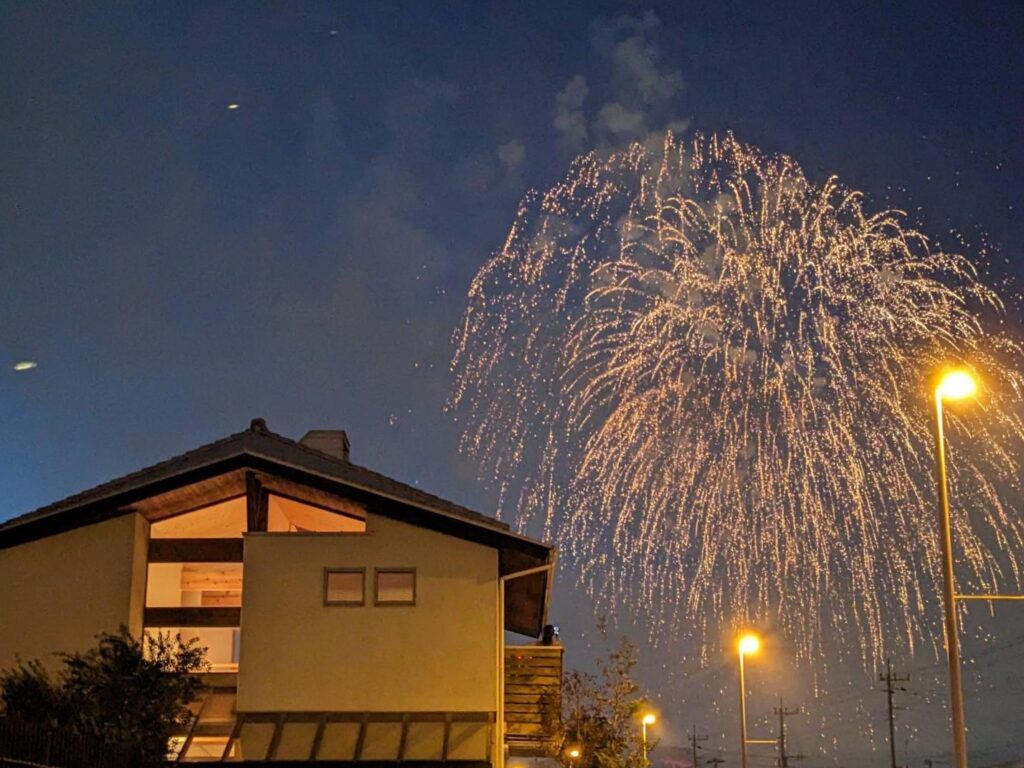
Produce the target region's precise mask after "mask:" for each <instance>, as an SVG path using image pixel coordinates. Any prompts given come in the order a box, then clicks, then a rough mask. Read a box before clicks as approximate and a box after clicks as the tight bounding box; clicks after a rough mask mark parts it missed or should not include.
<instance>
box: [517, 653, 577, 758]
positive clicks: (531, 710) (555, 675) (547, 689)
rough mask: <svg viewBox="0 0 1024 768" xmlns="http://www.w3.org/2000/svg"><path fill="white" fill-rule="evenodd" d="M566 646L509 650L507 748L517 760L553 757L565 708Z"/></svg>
mask: <svg viewBox="0 0 1024 768" xmlns="http://www.w3.org/2000/svg"><path fill="white" fill-rule="evenodd" d="M562 652H563V649H562V646H560V645H515V646H506V647H505V744H506V745H508V748H509V754H511V755H514V756H523V757H526V756H536V755H546V754H549V753H550V751H551V749H552V747H553V739H554V733H555V732H556V731H557V725H558V720H559V713H560V712H561V704H562Z"/></svg>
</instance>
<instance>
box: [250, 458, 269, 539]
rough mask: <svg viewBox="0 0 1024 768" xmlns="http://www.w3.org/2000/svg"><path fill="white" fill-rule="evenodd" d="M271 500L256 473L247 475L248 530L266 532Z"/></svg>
mask: <svg viewBox="0 0 1024 768" xmlns="http://www.w3.org/2000/svg"><path fill="white" fill-rule="evenodd" d="M268 506H269V499H268V497H267V491H266V489H265V488H264V487H263V483H261V482H260V480H259V478H258V477H256V473H255V472H246V473H245V517H246V524H247V528H246V530H248V531H249V532H250V533H252V532H253V531H266V530H267V521H268V517H269V513H268V512H267V509H268Z"/></svg>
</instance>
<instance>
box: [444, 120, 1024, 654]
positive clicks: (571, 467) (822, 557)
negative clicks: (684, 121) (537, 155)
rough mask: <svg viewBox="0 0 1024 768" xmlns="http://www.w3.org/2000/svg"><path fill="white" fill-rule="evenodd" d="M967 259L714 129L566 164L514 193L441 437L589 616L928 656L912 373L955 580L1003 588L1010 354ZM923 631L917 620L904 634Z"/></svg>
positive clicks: (462, 336)
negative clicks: (935, 406) (959, 397)
mask: <svg viewBox="0 0 1024 768" xmlns="http://www.w3.org/2000/svg"><path fill="white" fill-rule="evenodd" d="M1002 311H1003V307H1002V303H1001V300H1000V298H999V296H998V295H997V294H996V293H995V292H994V291H992V290H991V289H990V288H988V287H987V286H986V285H985V284H983V283H982V282H981V281H980V280H979V278H978V276H977V272H976V269H975V267H974V266H973V265H972V263H971V262H970V261H969V260H967V259H966V258H965V257H963V256H960V255H956V254H951V253H945V252H943V251H941V250H938V249H936V248H935V247H934V246H933V245H932V244H931V243H930V242H929V240H928V239H927V238H926V237H925V236H924V235H923V234H922V233H920V232H918V231H915V230H914V229H912V228H909V226H908V225H907V224H906V222H905V217H904V215H903V214H902V213H901V212H899V211H891V210H887V211H881V212H877V213H872V212H870V211H868V210H866V208H865V204H864V200H863V196H862V195H861V194H860V193H859V192H857V191H855V190H851V189H849V188H847V187H845V186H843V185H842V184H841V183H840V182H839V181H838V180H837V179H835V178H831V179H828V180H827V181H826V182H824V183H823V184H820V185H818V184H814V183H812V182H810V181H809V180H808V179H807V177H806V176H805V175H804V173H803V172H802V170H801V169H800V167H799V166H798V165H797V164H796V163H795V162H794V161H793V160H791V159H789V158H787V157H781V156H769V155H765V154H763V153H761V152H759V151H758V150H756V149H755V148H753V147H750V146H748V145H745V144H742V143H740V142H739V141H737V140H736V139H735V138H734V137H733V136H731V135H725V136H707V137H706V136H700V135H698V136H696V137H694V138H693V139H691V140H690V141H688V142H684V141H682V140H680V139H678V138H676V137H674V136H673V135H671V134H668V135H667V136H666V137H665V141H664V145H663V146H662V147H659V148H657V149H652V148H645V147H643V146H641V145H634V146H633V147H631V148H629V149H628V150H626V151H623V152H619V153H616V154H612V155H611V156H609V157H605V158H602V157H599V156H598V155H597V154H589V155H585V156H583V157H581V158H578V159H577V160H576V161H575V162H574V163H573V165H572V167H571V169H570V171H569V173H568V174H567V176H566V178H565V179H564V181H563V182H562V183H560V184H558V185H557V186H555V187H554V188H552V189H551V190H549V191H547V192H545V193H543V194H539V193H530V194H529V195H528V196H527V197H526V198H525V199H524V200H523V202H522V203H521V205H520V207H519V210H518V212H517V215H516V217H515V221H514V223H513V225H512V229H511V231H510V233H509V236H508V238H507V240H506V242H505V244H504V246H503V247H502V248H501V249H500V250H499V251H498V252H497V253H496V254H495V255H494V256H493V257H492V258H491V260H490V261H489V262H488V263H487V264H486V265H485V266H484V267H483V268H482V269H481V270H480V272H479V273H478V275H477V276H476V278H475V280H474V281H473V283H472V285H471V287H470V290H469V297H468V307H467V309H466V312H465V315H464V317H463V321H462V325H461V327H460V329H459V330H458V331H457V333H456V344H457V349H456V353H455V357H454V361H453V367H454V369H455V372H456V376H457V380H456V387H455V390H454V392H453V395H452V407H453V409H454V411H455V412H456V414H457V417H458V418H459V419H460V421H461V422H462V424H463V427H464V433H463V448H464V449H465V450H467V451H469V452H471V453H472V454H474V455H475V456H477V457H478V459H479V460H480V462H481V466H483V467H484V468H485V471H486V472H487V473H488V474H489V478H490V479H491V480H493V481H495V482H496V483H497V484H498V486H499V487H500V489H501V491H502V504H503V506H505V507H506V508H507V507H511V508H512V509H513V511H514V513H515V515H516V518H517V522H518V524H519V525H520V526H521V527H523V528H525V527H527V526H529V525H535V524H538V523H542V524H543V528H544V531H545V533H546V534H548V535H551V536H553V537H555V539H556V541H557V542H558V544H559V545H560V547H561V548H562V550H563V552H565V553H566V554H567V556H568V560H569V561H570V563H571V564H573V565H575V568H576V570H577V572H578V573H579V577H580V580H581V582H582V583H583V584H584V585H585V586H586V587H587V589H589V590H590V591H591V593H592V594H594V595H595V596H597V597H599V598H600V600H601V602H602V604H603V607H604V609H605V610H610V611H612V612H613V613H616V612H620V611H623V610H625V611H627V612H628V611H635V612H636V613H638V614H641V615H645V616H647V617H648V618H650V619H651V620H652V623H651V625H650V626H651V627H652V629H651V633H652V634H653V635H657V636H665V635H667V634H669V633H677V634H685V633H689V634H691V635H693V636H694V637H696V638H697V639H698V640H699V641H700V643H701V647H702V648H703V650H704V652H705V653H707V651H708V649H709V648H712V647H715V646H717V645H718V644H719V643H720V641H722V640H724V638H726V637H727V636H728V635H727V633H728V632H729V631H731V630H732V629H735V628H736V627H739V626H741V625H744V624H747V623H765V624H771V625H773V626H776V627H777V628H779V629H780V630H781V631H782V632H783V633H784V634H785V636H787V637H788V638H789V639H790V641H792V642H793V644H794V647H795V648H796V649H797V652H798V655H800V656H801V657H802V658H804V659H809V658H813V657H814V656H815V655H816V654H818V653H820V652H821V651H822V650H823V649H822V643H823V641H824V640H825V637H826V636H828V637H829V638H830V640H829V642H828V646H829V648H830V649H832V648H834V647H835V646H836V644H838V647H839V648H840V650H841V652H845V653H848V654H849V653H853V654H855V655H859V656H860V658H861V659H862V660H863V662H864V663H865V664H867V665H871V664H874V663H875V661H876V660H877V659H878V658H880V657H881V655H882V654H883V653H884V652H885V651H886V649H892V648H893V647H902V648H904V649H908V650H913V649H914V648H915V646H916V645H918V644H920V642H921V639H922V637H926V638H927V642H926V645H927V646H928V647H929V648H930V650H932V651H936V650H937V649H940V648H941V643H942V639H941V638H942V635H941V631H940V630H939V629H938V627H939V626H940V625H939V624H938V623H937V622H936V621H935V616H936V606H937V605H938V602H937V601H938V595H939V590H938V587H937V585H938V584H940V583H941V570H940V564H939V560H938V552H939V547H938V538H937V536H938V530H937V524H936V520H935V511H934V493H935V492H934V477H933V464H932V462H933V453H932V442H931V441H932V437H931V423H930V412H929V408H928V404H929V402H930V399H929V389H928V387H929V376H930V375H931V374H933V373H934V372H935V371H936V370H937V369H938V368H940V367H941V366H942V365H944V364H946V363H948V362H949V361H950V360H951V359H953V360H959V361H964V362H965V363H966V364H968V365H970V366H972V367H973V368H974V369H975V371H976V373H977V374H978V375H979V376H980V378H981V380H982V381H983V382H984V387H985V390H984V394H983V396H982V398H981V400H980V401H979V402H978V403H977V404H973V405H970V406H963V407H957V408H956V409H951V410H950V412H949V415H948V417H949V421H950V424H949V430H950V445H951V468H952V471H953V477H952V482H953V493H954V496H953V498H955V499H956V504H957V512H956V516H955V520H954V525H955V534H954V535H955V538H956V541H957V547H958V553H957V556H958V562H959V566H958V567H959V569H960V578H961V579H962V580H963V582H964V583H965V584H966V583H973V584H975V585H978V586H979V587H983V588H986V589H990V588H995V587H996V586H998V585H1000V584H1013V585H1019V584H1020V581H1021V572H1020V570H1019V568H1018V563H1019V562H1020V560H1019V556H1020V554H1021V552H1022V549H1024V547H1022V544H1024V524H1022V520H1021V517H1020V516H1019V515H1018V514H1017V513H1016V512H1015V511H1014V510H1013V508H1012V505H1013V504H1016V503H1019V500H1020V498H1021V493H1020V491H1021V487H1020V482H1019V480H1018V477H1017V471H1016V470H1017V468H1016V462H1015V459H1016V457H1017V456H1018V455H1021V449H1022V447H1024V445H1022V442H1024V441H1022V435H1024V424H1022V421H1021V417H1020V413H1021V409H1020V405H1021V402H1020V398H1021V395H1022V393H1024V377H1022V375H1021V373H1020V370H1021V365H1020V364H1021V360H1022V357H1021V352H1022V350H1021V347H1020V345H1019V344H1018V343H1017V342H1016V341H1015V340H1013V339H1012V338H1010V337H1007V336H1006V335H1004V334H1002V333H1001V332H994V331H992V330H991V328H990V326H995V325H996V323H992V322H991V320H992V319H993V318H994V319H996V320H998V319H999V315H1000V313H1001V312H1002ZM926 629H927V630H928V632H927V634H925V633H924V630H926Z"/></svg>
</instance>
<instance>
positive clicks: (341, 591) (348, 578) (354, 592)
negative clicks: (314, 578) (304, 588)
mask: <svg viewBox="0 0 1024 768" xmlns="http://www.w3.org/2000/svg"><path fill="white" fill-rule="evenodd" d="M365 583H366V571H364V570H362V569H358V570H353V569H349V570H329V571H327V572H326V573H325V575H324V604H325V605H364V604H365V602H366V598H365V597H364V594H365Z"/></svg>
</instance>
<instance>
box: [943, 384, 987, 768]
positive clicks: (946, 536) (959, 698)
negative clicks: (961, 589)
mask: <svg viewBox="0 0 1024 768" xmlns="http://www.w3.org/2000/svg"><path fill="white" fill-rule="evenodd" d="M976 389H977V384H976V383H975V381H974V377H973V376H971V374H970V373H968V372H967V371H964V370H952V371H948V372H947V373H946V374H944V375H943V377H942V379H941V380H940V381H939V384H938V386H937V387H936V388H935V463H936V466H937V468H938V475H939V525H940V528H941V532H942V582H943V584H942V586H943V598H944V599H943V602H944V603H945V608H946V655H947V656H948V658H949V703H950V714H951V715H952V719H953V757H954V764H955V765H956V768H967V732H966V727H965V725H964V696H963V688H962V685H961V682H960V638H959V633H958V630H957V617H956V588H955V586H954V581H953V532H952V527H951V525H950V522H949V489H948V483H947V480H946V443H945V436H944V434H943V430H942V401H943V400H962V399H964V398H965V397H970V396H971V395H973V394H974V392H975V390H976Z"/></svg>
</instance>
